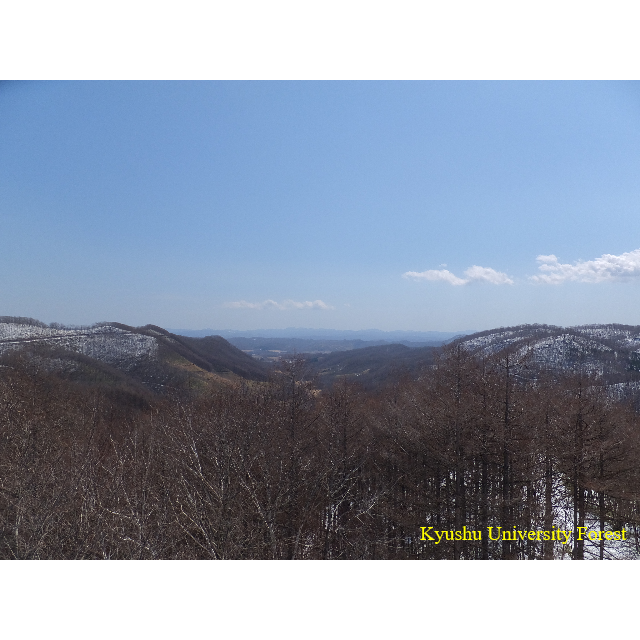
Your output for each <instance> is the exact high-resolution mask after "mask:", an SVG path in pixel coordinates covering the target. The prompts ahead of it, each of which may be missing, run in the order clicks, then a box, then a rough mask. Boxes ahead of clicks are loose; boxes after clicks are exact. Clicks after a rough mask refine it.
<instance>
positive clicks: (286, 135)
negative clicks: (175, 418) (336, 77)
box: [0, 81, 640, 331]
mask: <svg viewBox="0 0 640 640" xmlns="http://www.w3.org/2000/svg"><path fill="white" fill-rule="evenodd" d="M639 176H640V84H638V83H637V82H635V83H634V82H627V83H624V82H622V83H617V82H399V81H392V82H29V83H2V84H0V222H1V224H2V234H1V236H0V302H1V305H0V306H1V308H0V315H22V316H32V317H36V318H39V319H41V320H44V321H46V322H52V321H58V322H66V323H76V324H81V323H91V322H96V321H101V320H117V321H120V322H125V323H127V324H134V325H141V324H146V323H154V324H159V325H161V326H165V327H172V328H190V329H200V328H218V329H253V328H284V327H293V326H295V327H314V328H334V329H368V328H377V329H384V330H395V329H402V330H420V331H429V330H441V331H458V330H468V329H478V330H480V329H488V328H492V327H496V326H506V325H511V324H520V323H534V322H541V323H551V324H562V325H571V324H584V323H594V322H620V323H628V324H640V298H639V294H640V284H639V283H640V251H638V250H639V249H640V180H639V179H638V177H639ZM540 256H542V258H540ZM603 256H605V257H603ZM541 267H542V269H541Z"/></svg>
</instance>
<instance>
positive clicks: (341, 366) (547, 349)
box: [0, 316, 640, 394]
mask: <svg viewBox="0 0 640 640" xmlns="http://www.w3.org/2000/svg"><path fill="white" fill-rule="evenodd" d="M283 331H284V330H283ZM304 331H307V330H302V329H301V330H298V333H300V332H304ZM193 333H198V332H193ZM228 333H229V332H227V334H228ZM239 333H241V332H239ZM249 333H250V332H249ZM346 333H353V334H354V337H352V338H351V339H346V338H342V337H338V336H342V335H343V333H341V332H334V334H333V336H334V337H333V338H331V337H328V336H325V337H324V338H322V337H319V334H316V337H306V338H303V337H300V336H299V335H298V336H295V335H294V336H290V337H288V338H287V337H277V336H262V337H260V336H253V337H252V336H238V335H236V336H229V338H228V339H225V338H224V337H222V336H219V335H206V336H199V337H196V336H187V335H180V334H177V333H172V332H170V331H167V330H166V329H163V328H161V327H158V326H155V325H146V326H144V327H132V326H128V325H125V324H122V323H119V322H102V323H98V324H95V325H92V326H77V327H74V326H63V325H59V324H55V323H53V324H49V325H47V324H45V323H43V322H40V321H38V320H34V319H32V318H23V317H9V316H4V317H0V356H2V358H3V360H4V361H6V360H7V358H9V359H10V358H11V357H16V356H17V355H18V354H20V353H22V354H25V353H26V354H29V357H30V358H31V360H32V361H33V362H35V363H39V366H43V367H46V368H48V369H50V370H52V371H55V372H56V373H58V374H59V375H64V376H65V377H68V378H70V379H76V380H79V381H85V382H86V381H99V382H101V383H105V384H111V385H115V386H120V387H124V388H127V389H129V390H130V391H132V390H136V392H141V391H140V390H145V391H146V392H149V391H150V392H153V393H164V392H166V391H167V390H171V389H185V388H188V389H192V390H193V389H195V390H206V389H208V388H215V387H216V386H220V385H228V384H232V383H233V382H234V381H239V380H247V381H252V382H261V381H264V380H266V379H267V376H268V374H269V370H270V368H271V367H273V366H274V363H276V362H277V361H278V360H279V359H280V358H290V357H292V356H293V355H297V356H300V357H303V358H304V359H305V360H306V361H307V366H308V368H309V370H310V372H311V373H312V374H314V375H315V377H316V380H317V383H318V385H319V386H321V387H322V386H327V385H330V384H331V383H332V382H334V381H335V380H337V379H339V378H344V377H346V378H348V379H352V380H356V381H358V382H360V383H361V384H363V385H364V386H365V387H371V388H374V387H378V386H381V385H384V384H385V383H387V382H389V381H390V380H393V379H396V378H397V377H398V376H400V375H411V376H416V375H419V372H420V371H421V370H422V369H424V367H428V366H432V365H433V363H434V362H435V357H436V354H437V352H438V348H439V347H440V346H442V345H444V344H445V343H448V344H449V345H451V346H450V347H449V348H455V346H456V345H459V346H461V347H462V348H464V349H465V350H467V351H470V352H472V353H474V354H476V355H478V356H480V357H488V356H491V355H493V354H495V353H497V352H499V351H501V350H505V349H508V350H509V352H510V353H511V354H512V358H513V359H514V360H517V361H519V362H522V363H523V364H522V366H526V367H528V368H529V369H535V370H544V369H547V370H548V369H551V370H577V369H580V370H581V371H584V372H586V373H589V374H591V375H594V376H597V377H600V378H602V379H603V380H605V382H606V383H607V384H608V385H610V386H611V388H612V390H613V391H615V390H617V392H618V393H619V394H627V393H630V392H634V393H635V392H637V391H638V388H639V387H640V326H629V325H619V324H608V325H582V326H576V327H569V328H563V327H557V326H550V325H537V324H536V325H520V326H516V327H501V328H497V329H492V330H489V331H482V332H476V333H473V334H470V335H461V336H460V335H459V336H458V337H454V334H442V335H440V338H441V339H440V340H435V339H433V340H431V341H427V340H424V339H423V340H422V341H418V340H416V341H405V342H404V344H401V343H400V341H398V342H395V343H392V342H388V341H387V340H379V341H376V340H369V341H367V340H363V339H361V338H357V337H355V334H362V335H365V334H366V335H367V336H368V337H371V335H370V334H371V332H346ZM379 333H380V334H385V336H386V337H389V336H388V335H387V334H388V333H394V332H379ZM398 333H399V334H405V333H406V332H398ZM415 333H416V334H418V335H419V336H420V337H421V338H424V337H425V336H427V335H431V336H433V333H435V332H423V333H420V332H415ZM445 335H446V336H448V337H447V338H445V337H444V336H445ZM451 338H454V339H453V340H451ZM232 342H233V343H235V345H234V344H232ZM4 366H8V365H6V364H5V365H4Z"/></svg>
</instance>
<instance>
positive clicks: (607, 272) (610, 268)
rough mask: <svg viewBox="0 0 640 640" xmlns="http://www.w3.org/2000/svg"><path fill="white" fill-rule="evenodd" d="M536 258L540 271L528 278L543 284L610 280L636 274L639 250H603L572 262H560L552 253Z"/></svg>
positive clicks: (638, 271)
mask: <svg viewBox="0 0 640 640" xmlns="http://www.w3.org/2000/svg"><path fill="white" fill-rule="evenodd" d="M536 259H537V261H538V262H539V265H538V270H539V271H540V272H541V273H540V274H538V275H535V276H531V280H532V281H533V282H539V283H544V284H561V283H562V282H567V281H574V282H591V283H598V282H611V281H616V280H618V281H620V280H628V279H630V278H637V277H638V276H640V249H636V250H635V251H629V252H627V253H622V254H620V255H619V256H615V255H612V254H610V253H605V254H604V255H602V256H600V257H599V258H596V259H595V260H585V261H578V262H576V263H575V264H562V263H561V262H560V261H559V260H558V258H557V257H556V256H554V255H548V256H542V255H541V256H538V257H537V258H536Z"/></svg>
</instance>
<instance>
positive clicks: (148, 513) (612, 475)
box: [0, 346, 640, 559]
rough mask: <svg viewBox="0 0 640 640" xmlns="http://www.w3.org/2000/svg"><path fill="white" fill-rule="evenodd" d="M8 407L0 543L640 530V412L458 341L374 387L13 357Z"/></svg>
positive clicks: (178, 552)
mask: <svg viewBox="0 0 640 640" xmlns="http://www.w3.org/2000/svg"><path fill="white" fill-rule="evenodd" d="M0 407H1V410H0V439H1V445H2V446H1V448H0V557H2V558H19V559H27V558H66V559H72V558H95V559H100V558H130V559H161V558H181V559H190V558H202V559H204V558H210V559H235V558H238V559H239V558H247V559H250V558H262V559H295V558H308V559H340V558H351V559H385V558H398V559H404V558H406V559H413V558H416V559H417V558H451V559H466V558H468V559H509V558H514V559H529V558H551V557H554V555H557V553H558V548H557V546H556V547H555V548H554V547H552V545H551V544H549V543H547V544H544V543H541V542H536V541H530V540H527V541H526V542H514V543H512V542H495V541H490V540H488V538H487V537H486V536H484V537H483V539H482V540H481V541H475V542H465V541H460V542H449V543H447V544H444V543H443V544H441V545H434V544H433V543H430V542H424V541H421V540H420V527H421V526H434V527H435V528H437V529H442V530H445V529H446V530H449V529H461V528H462V527H463V526H466V527H467V528H469V529H485V530H486V527H487V526H502V527H504V528H512V527H513V526H516V527H518V528H521V529H542V528H547V529H550V528H551V527H552V526H553V525H555V526H559V525H561V524H562V525H564V524H565V523H564V521H562V518H569V520H570V522H568V523H567V524H568V525H569V528H573V529H575V528H576V527H577V526H582V525H584V524H585V523H587V525H589V526H597V527H599V528H601V529H603V530H604V529H611V528H619V527H620V526H621V525H622V524H625V525H626V527H627V530H628V532H629V536H630V542H631V544H632V545H634V544H635V545H636V546H637V544H638V542H637V541H638V537H637V525H638V524H639V519H640V515H639V510H638V509H639V505H640V502H639V501H640V469H639V467H638V459H639V453H640V451H639V445H640V420H639V417H638V415H637V413H636V412H635V411H634V409H633V407H632V406H630V405H628V404H625V403H621V402H617V401H614V400H612V399H611V398H610V397H609V396H608V395H607V394H606V392H605V388H604V387H602V386H601V385H600V384H599V383H598V381H597V380H595V379H592V378H589V377H588V376H586V375H582V374H580V373H573V374H570V375H569V374H562V375H560V374H554V375H551V374H547V376H546V377H545V375H544V374H542V373H540V372H534V371H533V370H530V369H528V368H527V362H526V361H514V356H513V354H511V353H509V352H508V351H505V352H502V353H499V354H497V355H495V356H493V357H491V358H485V359H484V360H483V359H477V358H474V357H472V356H470V355H469V354H468V353H467V352H466V351H464V349H462V348H461V347H460V346H451V347H448V348H445V349H444V350H443V351H442V352H441V353H440V355H439V356H438V357H437V359H436V361H435V365H432V366H431V367H430V368H428V369H426V370H425V371H423V372H422V374H421V375H420V376H418V377H417V378H413V379H409V378H407V379H404V380H402V381H400V382H398V383H394V384H393V385H392V386H389V387H387V388H383V389H381V390H378V391H376V392H375V393H372V392H366V391H364V390H363V389H362V388H361V387H358V386H356V385H353V384H350V383H347V382H345V381H342V382H340V383H336V384H335V385H334V386H333V387H332V388H331V389H330V390H326V391H322V392H318V391H317V389H316V387H315V385H314V381H313V379H311V378H309V375H308V371H307V369H306V366H305V363H304V361H302V360H299V359H298V360H295V359H294V360H291V361H288V362H283V363H281V367H280V370H279V371H275V372H274V373H273V374H272V376H271V378H270V379H269V381H268V382H266V383H262V382H247V383H236V384H233V385H231V384H229V385H222V386H220V387H219V388H217V389H212V390H209V391H207V392H206V393H203V392H202V391H198V392H194V391H193V390H190V389H189V388H176V389H172V390H171V391H169V392H167V394H166V395H165V396H164V397H160V396H157V395H148V396H144V397H143V396H142V395H140V396H136V395H135V393H132V392H130V391H127V392H124V391H122V390H118V389H117V388H115V387H113V385H112V386H106V385H103V384H97V383H96V384H89V383H86V382H85V383H79V382H74V381H69V380H64V379H61V378H59V377H57V376H56V375H54V374H52V373H50V372H49V373H48V372H47V371H44V370H42V369H41V368H40V369H39V368H38V366H37V363H35V362H34V361H33V360H31V359H29V358H28V357H20V356H19V355H13V356H12V357H11V359H7V360H5V362H4V365H3V366H2V367H1V368H0ZM594 522H595V523H596V525H594V524H593V523H594ZM589 523H591V524H589ZM607 545H608V543H607ZM570 553H571V555H572V557H574V558H576V559H581V558H584V557H590V556H593V555H595V557H602V558H606V557H609V556H608V554H609V553H610V550H609V547H608V546H606V545H605V544H604V543H602V544H601V545H599V546H596V547H594V546H593V545H592V546H591V547H585V545H584V544H583V545H580V544H577V543H576V544H575V545H574V546H573V547H572V548H571V549H570Z"/></svg>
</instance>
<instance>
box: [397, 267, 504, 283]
mask: <svg viewBox="0 0 640 640" xmlns="http://www.w3.org/2000/svg"><path fill="white" fill-rule="evenodd" d="M464 275H465V276H466V278H459V277H458V276H456V275H454V274H453V273H451V271H448V270H447V269H430V270H428V271H420V272H418V271H407V272H406V273H403V274H402V277H403V278H409V279H413V280H430V281H432V282H448V283H449V284H451V285H453V286H454V287H457V286H462V285H465V284H469V283H471V282H489V283H491V284H513V280H512V279H511V278H510V277H509V276H508V275H507V274H506V273H502V272H501V271H496V270H495V269H492V268H491V267H479V266H478V265H475V264H474V265H473V266H472V267H469V268H468V269H467V270H466V271H465V272H464Z"/></svg>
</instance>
